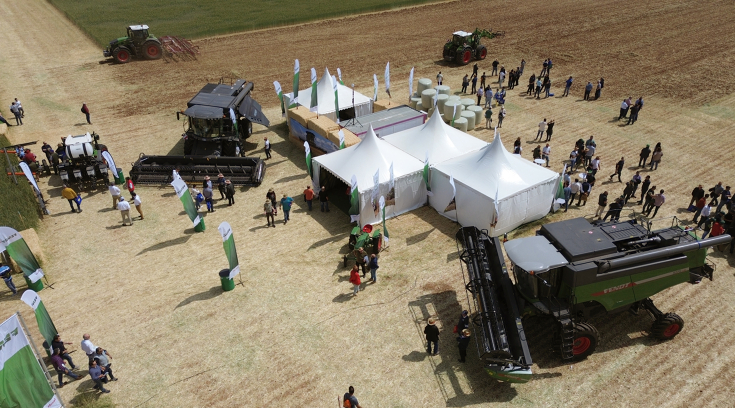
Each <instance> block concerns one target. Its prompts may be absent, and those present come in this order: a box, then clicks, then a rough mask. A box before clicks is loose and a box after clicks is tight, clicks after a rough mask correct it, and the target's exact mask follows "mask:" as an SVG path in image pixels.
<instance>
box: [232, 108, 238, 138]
mask: <svg viewBox="0 0 735 408" xmlns="http://www.w3.org/2000/svg"><path fill="white" fill-rule="evenodd" d="M230 120H231V121H232V128H233V129H235V133H238V132H237V116H236V115H235V110H234V109H232V108H230Z"/></svg>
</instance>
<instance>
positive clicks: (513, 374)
mask: <svg viewBox="0 0 735 408" xmlns="http://www.w3.org/2000/svg"><path fill="white" fill-rule="evenodd" d="M456 239H457V248H458V251H459V253H460V261H461V262H460V264H461V265H462V270H463V272H464V273H463V277H464V279H465V288H466V289H467V292H469V293H468V294H469V295H470V297H471V298H472V301H473V302H472V303H471V306H470V309H471V310H470V312H471V315H472V316H473V318H472V322H473V324H474V326H475V329H474V331H475V333H476V334H475V336H473V337H474V338H475V342H476V343H477V349H478V352H479V354H480V359H481V360H482V361H483V362H484V364H485V370H486V371H487V372H488V374H490V376H491V377H493V378H495V379H497V380H500V381H505V382H513V383H525V382H528V381H529V380H530V379H531V365H532V364H533V361H532V359H531V353H530V352H529V350H528V343H527V342H526V334H525V332H524V330H523V323H522V322H521V310H520V309H519V307H518V302H517V298H516V295H515V291H514V288H513V282H512V281H511V280H510V277H509V276H508V271H507V270H506V268H505V261H504V258H503V253H502V249H501V248H500V240H498V238H491V237H489V236H488V234H487V231H480V230H479V229H477V228H475V227H464V228H461V229H460V230H459V232H457V235H456ZM472 306H474V310H472V309H473V307H472Z"/></svg>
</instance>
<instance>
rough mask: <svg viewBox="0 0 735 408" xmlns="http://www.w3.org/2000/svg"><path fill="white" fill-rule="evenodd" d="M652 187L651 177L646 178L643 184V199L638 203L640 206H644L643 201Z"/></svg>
mask: <svg viewBox="0 0 735 408" xmlns="http://www.w3.org/2000/svg"><path fill="white" fill-rule="evenodd" d="M650 185H651V176H646V178H645V179H644V180H643V183H642V184H641V199H640V200H639V201H638V205H641V204H643V200H644V199H645V198H646V193H647V192H648V187H649V186H650Z"/></svg>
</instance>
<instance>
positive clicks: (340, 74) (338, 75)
mask: <svg viewBox="0 0 735 408" xmlns="http://www.w3.org/2000/svg"><path fill="white" fill-rule="evenodd" d="M337 78H339V83H340V84H341V85H344V84H345V83H344V82H342V70H341V69H339V67H337Z"/></svg>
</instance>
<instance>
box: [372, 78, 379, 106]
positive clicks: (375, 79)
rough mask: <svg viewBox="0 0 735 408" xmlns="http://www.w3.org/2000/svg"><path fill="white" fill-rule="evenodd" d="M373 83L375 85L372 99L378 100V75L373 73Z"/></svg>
mask: <svg viewBox="0 0 735 408" xmlns="http://www.w3.org/2000/svg"><path fill="white" fill-rule="evenodd" d="M373 83H374V84H375V86H374V87H373V101H377V100H378V75H377V74H373Z"/></svg>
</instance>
